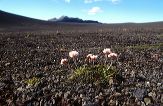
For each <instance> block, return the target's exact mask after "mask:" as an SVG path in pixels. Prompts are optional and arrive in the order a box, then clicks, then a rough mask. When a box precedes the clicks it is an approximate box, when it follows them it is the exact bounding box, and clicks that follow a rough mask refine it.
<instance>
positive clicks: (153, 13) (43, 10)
mask: <svg viewBox="0 0 163 106" xmlns="http://www.w3.org/2000/svg"><path fill="white" fill-rule="evenodd" d="M0 10H2V11H6V12H10V13H15V14H18V15H23V16H27V17H31V18H36V19H42V20H48V19H51V18H54V17H56V18H59V17H61V16H69V17H78V18H81V19H84V20H96V21H99V22H102V23H125V22H136V23H142V22H155V21H163V0H0Z"/></svg>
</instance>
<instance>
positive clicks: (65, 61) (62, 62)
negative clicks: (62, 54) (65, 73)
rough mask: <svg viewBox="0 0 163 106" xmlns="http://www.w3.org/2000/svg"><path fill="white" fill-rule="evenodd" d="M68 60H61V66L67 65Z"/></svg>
mask: <svg viewBox="0 0 163 106" xmlns="http://www.w3.org/2000/svg"><path fill="white" fill-rule="evenodd" d="M67 62H68V60H67V59H61V63H60V64H61V65H64V64H67Z"/></svg>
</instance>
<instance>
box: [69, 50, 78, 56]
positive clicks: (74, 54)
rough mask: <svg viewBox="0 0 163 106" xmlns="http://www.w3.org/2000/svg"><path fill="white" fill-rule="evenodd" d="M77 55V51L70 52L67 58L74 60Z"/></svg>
mask: <svg viewBox="0 0 163 106" xmlns="http://www.w3.org/2000/svg"><path fill="white" fill-rule="evenodd" d="M78 55H79V53H78V52H77V51H71V52H69V56H70V57H71V58H75V57H77V56H78Z"/></svg>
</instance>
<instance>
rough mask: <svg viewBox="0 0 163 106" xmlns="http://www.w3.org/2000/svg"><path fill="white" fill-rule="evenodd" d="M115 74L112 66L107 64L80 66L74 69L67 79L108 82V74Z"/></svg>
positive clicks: (85, 81) (83, 81)
mask: <svg viewBox="0 0 163 106" xmlns="http://www.w3.org/2000/svg"><path fill="white" fill-rule="evenodd" d="M115 74H116V69H115V68H114V67H110V68H108V66H107V65H94V66H85V65H84V66H81V67H79V68H77V69H75V70H74V73H73V74H72V75H71V77H70V78H69V80H71V81H75V82H82V83H97V82H99V83H104V82H108V80H109V78H110V76H113V75H115Z"/></svg>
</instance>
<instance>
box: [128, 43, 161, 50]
mask: <svg viewBox="0 0 163 106" xmlns="http://www.w3.org/2000/svg"><path fill="white" fill-rule="evenodd" d="M162 47H163V43H158V44H151V45H149V44H144V45H136V46H130V47H129V48H131V49H139V50H142V49H161V48H162Z"/></svg>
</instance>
